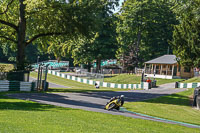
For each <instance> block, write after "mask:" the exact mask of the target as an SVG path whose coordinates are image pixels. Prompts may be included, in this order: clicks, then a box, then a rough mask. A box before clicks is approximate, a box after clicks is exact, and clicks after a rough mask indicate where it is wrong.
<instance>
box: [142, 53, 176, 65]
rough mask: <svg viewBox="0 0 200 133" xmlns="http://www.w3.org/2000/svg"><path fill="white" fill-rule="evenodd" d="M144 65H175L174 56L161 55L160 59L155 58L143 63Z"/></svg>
mask: <svg viewBox="0 0 200 133" xmlns="http://www.w3.org/2000/svg"><path fill="white" fill-rule="evenodd" d="M145 63H146V64H176V63H177V60H176V56H175V55H163V56H161V57H158V58H155V59H153V60H150V61H147V62H145Z"/></svg>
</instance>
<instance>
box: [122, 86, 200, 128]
mask: <svg viewBox="0 0 200 133" xmlns="http://www.w3.org/2000/svg"><path fill="white" fill-rule="evenodd" d="M193 90H194V89H188V90H187V91H184V92H180V93H177V94H172V95H168V96H163V97H159V98H155V99H151V100H145V101H142V102H130V103H126V104H124V106H125V107H126V108H127V109H128V110H130V111H134V112H138V113H142V114H147V115H151V116H156V117H161V118H166V119H170V120H175V121H181V122H187V123H192V124H197V125H200V111H199V110H196V109H194V108H192V102H191V96H192V94H193ZM199 132H200V131H199Z"/></svg>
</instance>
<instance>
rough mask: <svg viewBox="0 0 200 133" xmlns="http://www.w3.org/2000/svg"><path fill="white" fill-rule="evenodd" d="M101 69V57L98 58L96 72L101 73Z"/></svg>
mask: <svg viewBox="0 0 200 133" xmlns="http://www.w3.org/2000/svg"><path fill="white" fill-rule="evenodd" d="M100 70H101V59H100V58H98V59H97V66H96V73H99V72H100Z"/></svg>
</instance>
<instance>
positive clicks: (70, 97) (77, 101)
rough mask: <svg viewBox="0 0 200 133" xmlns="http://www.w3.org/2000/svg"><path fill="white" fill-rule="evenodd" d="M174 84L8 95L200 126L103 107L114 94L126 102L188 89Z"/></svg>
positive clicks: (89, 109) (114, 113) (63, 105)
mask: <svg viewBox="0 0 200 133" xmlns="http://www.w3.org/2000/svg"><path fill="white" fill-rule="evenodd" d="M174 86H175V85H174V83H170V84H165V85H161V86H160V87H158V88H153V89H150V90H130V91H117V92H90V93H18V94H8V96H10V97H14V98H18V99H23V100H31V101H35V102H39V103H43V104H51V105H55V106H61V107H67V108H76V109H83V110H87V111H94V112H101V113H107V114H112V115H123V116H126V117H132V118H138V119H145V120H151V121H157V122H164V123H170V124H179V125H183V126H186V127H190V128H200V126H195V125H191V124H187V123H177V122H175V121H167V120H164V119H158V118H153V117H149V116H144V115H141V114H137V113H134V112H128V111H123V110H122V111H117V110H113V111H107V110H104V109H103V108H104V105H105V104H106V103H107V102H108V101H109V99H110V98H111V97H113V96H119V95H124V96H125V102H135V101H143V100H146V99H151V98H156V97H160V96H164V95H169V94H172V93H177V92H181V91H184V90H186V89H180V88H179V89H171V88H174ZM125 104H126V103H125Z"/></svg>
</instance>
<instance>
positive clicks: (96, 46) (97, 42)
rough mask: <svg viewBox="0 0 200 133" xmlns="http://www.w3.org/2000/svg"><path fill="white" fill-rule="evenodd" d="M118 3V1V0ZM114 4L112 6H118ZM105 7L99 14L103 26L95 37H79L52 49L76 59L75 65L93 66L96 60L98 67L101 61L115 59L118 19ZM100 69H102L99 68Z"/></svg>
mask: <svg viewBox="0 0 200 133" xmlns="http://www.w3.org/2000/svg"><path fill="white" fill-rule="evenodd" d="M116 2H117V0H116ZM116 2H113V4H112V5H116ZM107 6H108V5H107ZM107 6H105V7H103V8H102V12H101V13H100V14H99V17H100V18H101V20H100V21H101V24H100V25H99V27H100V28H99V29H98V30H96V32H93V33H91V34H93V37H91V38H87V37H84V36H79V37H78V38H76V39H74V40H72V39H71V40H67V41H65V42H64V43H61V44H59V45H57V46H55V45H54V46H52V47H51V49H52V48H54V49H57V51H59V49H62V50H63V54H62V53H60V55H58V56H61V55H64V56H70V55H72V58H73V59H74V64H88V65H90V66H91V64H92V62H93V61H94V60H96V62H97V66H98V64H100V62H101V60H104V59H113V58H115V54H116V50H117V48H118V47H117V41H116V31H115V29H116V26H115V24H114V22H115V20H116V17H114V16H113V13H112V11H111V10H112V9H113V8H110V7H107ZM98 69H100V68H98Z"/></svg>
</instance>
